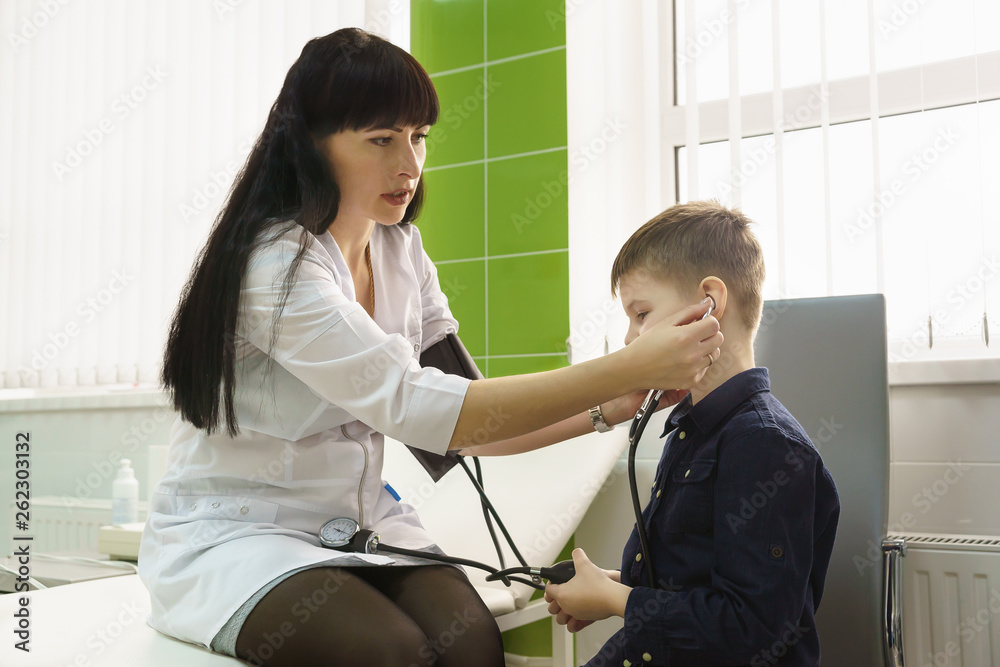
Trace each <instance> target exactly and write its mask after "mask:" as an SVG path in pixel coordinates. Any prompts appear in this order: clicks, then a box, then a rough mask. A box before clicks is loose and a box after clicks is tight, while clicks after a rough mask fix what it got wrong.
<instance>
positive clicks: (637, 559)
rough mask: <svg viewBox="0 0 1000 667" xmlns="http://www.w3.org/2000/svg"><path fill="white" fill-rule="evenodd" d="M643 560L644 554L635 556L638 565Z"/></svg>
mask: <svg viewBox="0 0 1000 667" xmlns="http://www.w3.org/2000/svg"><path fill="white" fill-rule="evenodd" d="M641 560H642V554H636V555H635V562H636V563H638V562H639V561H641Z"/></svg>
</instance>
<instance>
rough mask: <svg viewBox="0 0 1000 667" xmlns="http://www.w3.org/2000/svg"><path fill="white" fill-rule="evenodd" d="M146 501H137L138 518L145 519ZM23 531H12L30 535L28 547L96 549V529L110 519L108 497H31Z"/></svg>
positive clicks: (44, 550) (12, 519)
mask: <svg viewBox="0 0 1000 667" xmlns="http://www.w3.org/2000/svg"><path fill="white" fill-rule="evenodd" d="M147 506H148V503H147V502H146V501H143V500H140V501H139V521H145V520H146V509H147ZM16 511H17V508H15V507H14V505H13V503H12V504H11V506H10V523H9V525H10V526H15V516H14V514H15V512H16ZM29 518H30V521H29V528H28V530H27V532H25V533H21V532H20V531H17V530H15V531H14V534H15V535H32V536H34V540H33V541H32V542H33V544H32V551H34V552H35V553H55V552H59V551H97V529H98V528H99V527H101V526H106V525H109V524H110V523H111V500H110V499H88V500H80V499H79V498H74V497H61V496H38V497H35V498H32V499H31V510H30V516H29Z"/></svg>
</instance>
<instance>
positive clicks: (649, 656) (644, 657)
mask: <svg viewBox="0 0 1000 667" xmlns="http://www.w3.org/2000/svg"><path fill="white" fill-rule="evenodd" d="M642 659H643V660H645V661H646V662H651V661H652V660H653V656H651V655H650V654H648V653H643V654H642Z"/></svg>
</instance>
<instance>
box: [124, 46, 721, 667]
mask: <svg viewBox="0 0 1000 667" xmlns="http://www.w3.org/2000/svg"><path fill="white" fill-rule="evenodd" d="M437 116H438V100H437V96H436V94H435V92H434V88H433V86H432V84H431V81H430V79H429V78H428V76H427V74H426V73H425V71H424V70H423V68H422V67H421V66H420V65H419V64H418V63H417V62H416V61H415V60H414V59H413V58H412V57H411V56H410V55H409V54H407V53H406V52H405V51H403V50H401V49H399V48H398V47H396V46H393V45H392V44H390V43H388V42H386V41H384V40H382V39H380V38H378V37H376V36H374V35H371V34H369V33H366V32H364V31H361V30H357V29H353V28H350V29H344V30H338V31H337V32H335V33H333V34H330V35H327V36H326V37H322V38H317V39H313V40H311V41H310V42H309V43H308V44H306V45H305V47H304V48H303V50H302V53H301V55H300V56H299V58H298V60H297V61H296V62H295V63H294V64H293V65H292V67H291V69H290V70H289V72H288V75H287V76H286V78H285V82H284V85H283V86H282V89H281V92H280V93H279V95H278V99H277V101H276V102H275V103H274V105H273V107H272V108H271V112H270V114H269V117H268V120H267V125H266V129H265V130H264V132H263V133H262V134H261V136H260V137H259V138H258V139H257V141H256V143H255V145H254V147H253V149H252V151H251V153H250V156H249V158H248V160H247V162H246V165H245V166H244V168H243V170H242V171H241V172H240V174H239V176H238V177H237V179H236V182H235V184H234V186H233V188H232V191H231V192H230V194H229V198H228V200H227V202H226V205H225V207H224V208H223V210H222V212H221V213H220V215H219V218H218V220H217V221H216V224H215V226H214V227H213V229H212V232H211V234H210V237H209V239H208V241H207V243H206V245H205V247H204V248H203V250H202V251H201V253H200V255H199V256H198V258H197V260H196V262H195V266H194V268H193V270H192V273H191V276H190V278H189V280H188V282H187V285H186V286H185V289H184V291H183V294H182V296H181V300H180V303H179V305H178V308H177V310H176V313H175V314H174V318H173V322H172V325H171V328H170V332H169V338H168V342H167V346H166V352H165V358H164V366H163V378H162V379H163V382H164V384H165V386H166V387H167V389H168V390H169V391H170V392H171V395H172V398H173V403H174V407H175V409H176V410H177V411H178V412H179V413H180V417H179V418H178V419H177V421H176V422H175V424H174V426H173V428H172V431H171V436H170V438H171V439H170V453H169V463H168V470H167V472H166V473H165V475H164V476H163V478H162V479H161V480H160V482H159V484H158V485H157V487H156V489H155V490H154V495H153V500H152V503H151V506H150V510H149V519H148V521H147V523H146V527H145V531H144V533H143V537H142V544H141V548H140V552H139V571H140V575H141V578H142V580H143V582H144V584H145V585H146V587H147V588H148V589H149V592H150V597H151V600H152V613H151V615H150V619H149V620H150V623H151V625H152V626H153V627H154V628H156V629H157V630H159V631H161V632H163V633H165V634H168V635H171V636H173V637H176V638H178V639H182V640H185V641H188V642H193V643H196V644H200V645H202V646H206V647H210V648H212V649H213V650H215V651H217V652H220V653H224V654H228V655H233V656H237V657H239V658H243V659H245V660H249V661H251V662H254V663H255V664H267V665H316V664H323V665H383V666H394V665H404V666H405V665H430V664H436V665H441V666H448V665H465V666H468V665H481V666H487V667H489V666H493V665H502V664H503V647H502V645H501V640H500V633H499V630H498V629H497V625H496V623H495V622H494V621H493V618H492V616H491V614H490V613H489V611H488V609H487V608H486V606H485V605H484V604H483V603H482V601H481V600H480V598H479V597H478V595H477V594H476V592H475V589H474V588H473V587H472V586H471V585H470V584H469V581H468V579H467V578H466V576H465V574H464V573H463V572H462V571H461V570H460V569H458V568H455V567H451V566H448V565H435V564H429V562H428V561H422V560H418V559H407V558H405V557H400V556H393V558H392V559H391V560H390V559H389V558H387V557H385V556H378V555H366V554H350V553H341V552H338V551H334V550H330V549H326V548H324V547H322V546H321V545H320V542H319V540H318V538H317V534H318V532H319V529H320V527H321V526H322V525H323V524H324V523H325V522H326V521H328V520H330V519H331V518H334V517H350V518H352V519H355V520H357V522H358V523H359V524H360V525H361V526H362V527H364V528H371V529H374V530H375V531H377V532H378V533H380V534H381V535H382V538H383V539H384V541H385V542H386V543H390V544H394V545H397V546H401V547H408V548H412V549H437V547H436V546H435V545H434V544H433V541H432V540H431V538H430V537H429V536H428V534H427V533H426V532H425V531H424V529H423V528H422V526H421V524H420V521H419V520H418V518H417V516H416V514H415V512H414V510H413V508H412V507H410V506H408V505H406V504H402V503H399V502H397V501H395V500H394V499H393V497H392V496H391V495H390V494H389V492H388V491H387V490H386V489H385V488H384V487H383V482H382V479H381V468H382V449H383V436H384V435H388V436H390V437H392V438H395V439H397V440H399V441H402V442H405V443H407V444H409V445H411V446H416V447H419V448H422V449H426V450H429V451H432V452H436V453H439V454H440V453H444V452H445V451H446V450H447V449H458V448H461V447H463V446H464V445H467V444H469V443H471V442H472V434H473V433H476V444H483V440H482V437H481V435H482V433H483V432H484V431H485V430H486V429H483V428H480V427H481V426H482V425H483V424H484V423H485V422H486V420H487V419H490V420H491V433H490V441H501V440H510V441H512V446H515V447H514V449H516V444H518V443H517V441H518V440H519V439H520V440H522V441H523V443H524V444H525V447H524V448H525V449H530V448H534V447H537V446H540V445H543V444H550V443H552V442H558V441H560V440H563V439H566V438H568V437H572V436H576V435H580V434H582V433H584V432H586V431H587V430H590V429H592V428H593V426H592V424H591V420H590V418H589V416H588V413H587V409H588V408H589V407H590V406H594V405H600V404H602V403H603V404H604V405H603V411H604V415H605V418H606V419H607V420H608V421H610V422H616V423H617V422H621V421H625V420H626V419H627V418H629V417H630V416H631V414H632V413H633V412H634V411H635V409H636V407H637V405H638V401H639V400H640V398H641V393H639V392H640V390H642V389H644V388H648V387H689V386H691V385H693V384H694V383H695V382H696V381H697V379H698V378H699V377H700V376H701V375H702V373H703V372H704V370H705V369H706V368H707V367H708V366H709V365H710V361H711V360H710V359H709V358H708V357H709V356H712V357H713V358H714V357H716V356H718V354H719V352H718V348H719V345H720V344H721V342H722V334H721V333H719V326H718V322H717V321H716V320H715V319H713V318H707V319H706V320H704V321H696V322H695V320H696V319H697V318H698V317H699V316H700V315H701V314H702V312H704V307H697V308H690V309H688V310H686V311H682V312H681V313H678V314H677V315H676V316H675V317H674V318H673V319H672V320H670V321H668V322H665V323H663V324H662V325H658V326H656V327H654V328H653V329H652V330H650V332H649V333H648V334H646V335H644V336H642V337H641V338H640V339H638V340H637V341H636V342H635V343H633V344H632V345H629V346H628V347H627V348H625V349H623V350H621V351H618V352H615V353H613V354H611V355H608V356H605V357H603V358H601V359H596V360H593V361H589V362H586V363H581V364H577V365H574V366H570V367H567V368H562V369H558V370H554V371H548V372H544V373H537V374H533V375H522V376H515V377H504V378H493V379H485V380H478V381H475V382H471V381H470V380H468V379H465V378H462V377H458V376H453V375H446V374H444V373H442V372H440V371H438V370H437V369H434V368H421V367H420V366H419V364H418V361H417V358H418V356H419V351H420V349H421V347H427V346H430V345H432V344H434V343H436V342H438V341H439V340H441V339H442V338H443V337H445V336H446V335H447V334H448V333H453V332H456V331H457V329H458V323H457V322H456V321H455V319H454V318H453V317H452V315H451V312H450V311H449V309H448V301H447V299H446V297H445V296H444V294H443V293H442V291H441V288H440V286H439V284H438V278H437V272H436V270H435V267H434V265H433V264H432V263H431V261H430V259H429V258H428V256H427V254H426V253H425V252H424V250H423V248H422V246H421V241H420V232H419V231H418V229H417V228H416V227H415V226H413V225H411V224H408V223H409V222H410V221H411V220H413V219H414V218H415V217H416V214H417V212H418V210H419V208H420V204H421V201H422V198H423V186H422V183H421V180H420V174H421V170H422V168H423V164H424V158H425V145H424V139H425V137H426V135H427V132H428V130H429V129H430V126H432V125H433V124H434V123H435V121H436V119H437ZM688 322H693V323H690V324H687V323H688ZM675 325H676V326H675ZM496 414H503V415H508V416H509V417H508V418H506V419H505V420H499V421H498V420H496V419H493V418H492V417H491V416H492V415H496ZM438 551H439V550H438ZM456 628H458V629H456Z"/></svg>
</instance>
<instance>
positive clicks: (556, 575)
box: [319, 297, 715, 590]
mask: <svg viewBox="0 0 1000 667" xmlns="http://www.w3.org/2000/svg"><path fill="white" fill-rule="evenodd" d="M710 298H711V297H710ZM713 310H715V300H714V299H713V300H712V302H711V304H710V305H709V307H708V311H706V312H705V314H704V315H702V317H701V319H705V318H706V317H708V316H709V315H711V314H712V311H713ZM662 396H663V390H662V389H653V390H650V392H649V393H648V394H647V395H646V399H645V400H644V401H643V402H642V405H641V406H640V407H639V410H638V412H636V413H635V417H634V418H633V419H632V424H631V425H630V426H629V436H628V437H629V449H628V482H629V489H630V491H631V493H632V509H633V511H634V512H635V525H636V529H637V530H638V533H639V546H640V548H641V549H642V559H643V560H644V561H645V562H646V579H647V581H648V583H649V586H650V588H656V573H655V572H654V571H653V560H652V558H650V556H649V553H650V550H649V542H648V538H647V536H646V526H645V524H644V523H643V520H642V508H641V507H640V506H639V492H638V489H637V488H636V481H635V452H636V448H637V447H638V445H639V440H640V439H641V438H642V433H643V431H644V430H645V429H646V424H648V423H649V418H650V417H652V416H653V413H654V412H656V408H657V406H658V405H659V403H660V398H662ZM474 460H475V465H476V475H475V476H473V474H472V471H471V470H469V467H468V466H467V465H466V464H465V460H464V459H463V457H461V456H459V457H458V461H459V463H460V464H461V465H462V468H463V469H464V470H465V472H466V474H467V475H468V476H469V479H470V480H471V481H472V485H473V486H474V487H475V488H476V491H477V492H478V493H479V497H480V499H481V501H482V504H483V513H484V516H485V517H486V526H487V527H488V528H489V531H490V536H491V537H492V538H493V545H494V546H495V547H496V551H497V556H498V558H499V559H500V567H501V568H503V569H498V568H495V567H492V566H490V565H487V564H486V563H480V562H478V561H474V560H469V559H467V558H457V557H455V556H446V555H444V554H436V553H431V552H428V551H420V550H417V549H404V548H402V547H396V546H392V545H390V544H385V543H384V542H382V539H381V537H380V536H379V534H378V533H376V532H375V531H372V530H367V529H365V528H361V526H359V525H358V522H357V521H355V520H354V519H352V518H350V517H337V518H336V519H331V520H330V521H327V522H326V523H325V524H323V527H322V528H321V529H320V531H319V541H320V544H322V545H323V546H324V547H327V548H330V549H336V550H338V551H346V552H350V553H363V554H376V553H378V552H379V551H384V552H388V553H393V554H399V555H402V556H413V557H416V558H424V559H427V560H433V561H438V562H441V563H450V564H454V565H466V566H469V567H474V568H477V569H480V570H485V571H486V572H488V573H489V576H488V577H486V580H487V581H502V582H503V583H504V584H506V585H507V586H510V585H511V582H512V581H517V582H519V583H522V584H527V585H528V586H531V587H532V588H536V589H538V590H545V586H543V585H542V583H541V582H542V580H543V579H547V580H548V581H550V582H552V583H553V584H562V583H565V582H567V581H569V580H570V579H572V578H573V576H574V575H575V574H576V568H575V567H574V565H573V561H571V560H564V561H561V562H559V563H556V564H555V565H553V566H552V567H532V566H530V565H528V564H527V563H526V562H525V560H524V558H523V557H522V556H521V552H520V551H518V549H517V547H516V546H515V545H514V541H513V539H512V538H511V536H510V533H509V532H507V528H506V526H504V524H503V521H501V520H500V516H499V515H498V514H497V511H496V509H495V508H494V507H493V504H492V503H491V502H490V500H489V498H488V497H487V496H486V491H485V490H484V489H483V475H482V468H481V466H480V463H479V460H478V459H474ZM491 515H492V516H493V518H494V519H496V522H497V525H498V526H499V528H500V530H501V532H502V533H503V536H504V538H505V539H506V541H507V543H508V544H509V545H510V547H511V550H512V551H513V552H514V555H515V556H516V557H517V559H518V561H519V562H520V563H521V565H520V566H517V567H509V568H508V567H504V565H505V564H504V557H503V552H502V550H501V549H500V543H499V541H498V540H497V536H496V533H495V532H494V530H493V524H492V523H491V522H490V516H491ZM516 574H527V575H528V576H530V577H531V579H530V580H528V579H523V578H521V577H516V576H512V575H516Z"/></svg>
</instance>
